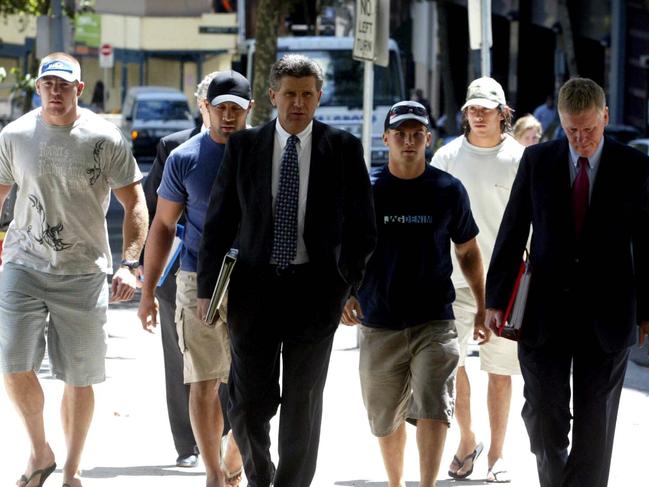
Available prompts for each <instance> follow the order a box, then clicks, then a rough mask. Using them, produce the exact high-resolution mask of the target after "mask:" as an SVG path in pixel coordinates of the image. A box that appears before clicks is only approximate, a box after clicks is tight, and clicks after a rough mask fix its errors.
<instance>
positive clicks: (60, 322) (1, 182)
mask: <svg viewBox="0 0 649 487" xmlns="http://www.w3.org/2000/svg"><path fill="white" fill-rule="evenodd" d="M83 88H84V83H83V81H81V69H80V66H79V62H78V61H77V60H76V59H74V58H73V57H72V56H69V55H68V54H65V53H53V54H50V55H48V56H46V57H45V58H44V59H43V60H42V62H41V64H40V67H39V70H38V78H37V80H36V92H37V93H38V94H39V95H40V96H41V99H42V107H41V108H37V109H35V110H33V111H31V112H29V113H27V114H25V115H23V116H22V117H20V118H19V119H18V120H16V121H14V122H12V123H11V124H9V125H7V126H6V127H5V128H4V129H3V131H2V132H1V133H0V206H2V203H3V202H4V200H5V198H6V196H7V195H8V194H9V191H10V190H11V187H12V185H13V184H16V185H17V186H18V193H17V197H16V206H15V211H14V219H13V221H12V222H11V224H10V226H9V230H8V231H7V237H6V239H5V244H4V252H3V261H4V269H3V272H2V275H1V276H0V373H2V374H3V375H4V380H5V388H6V390H7V394H8V396H9V398H10V399H11V400H12V402H13V403H14V405H15V406H16V410H17V411H18V414H19V416H20V417H21V419H22V420H23V422H24V424H25V428H26V431H27V434H28V436H29V439H30V443H31V454H30V456H29V460H28V462H27V467H26V469H25V473H24V474H23V475H22V476H21V478H20V479H19V481H18V482H17V485H19V486H20V487H34V486H37V485H43V483H44V482H45V479H46V478H47V477H48V476H49V475H51V474H52V472H53V471H54V470H55V469H56V463H55V455H54V452H53V450H52V449H51V448H50V445H49V444H48V442H47V439H46V436H45V430H44V425H43V405H44V397H43V390H42V388H41V385H40V383H39V380H38V378H37V375H36V373H37V372H38V371H39V369H40V366H41V362H42V360H43V356H44V353H45V345H46V342H47V351H48V357H49V362H50V368H51V371H52V374H53V375H54V377H56V378H57V379H60V380H62V381H63V382H64V383H65V387H64V392H63V400H62V404H61V420H62V423H63V431H64V434H65V440H66V444H67V458H66V461H65V463H64V464H63V466H62V472H63V475H62V483H63V485H64V486H68V487H80V486H81V479H80V478H79V475H78V474H79V464H80V461H81V452H82V450H83V445H84V442H85V439H86V435H87V433H88V429H89V427H90V422H91V419H92V413H93V409H94V393H93V389H92V385H93V384H96V383H99V382H102V381H103V380H104V379H105V363H104V362H105V360H104V358H105V353H106V334H105V332H104V325H105V323H106V311H107V307H108V303H109V302H117V301H126V300H129V299H131V298H132V297H133V295H134V293H135V287H136V277H135V271H136V269H137V267H138V265H139V261H138V256H139V255H140V250H141V248H142V245H143V243H144V239H145V237H146V231H147V211H146V204H145V201H144V193H143V191H142V187H141V185H140V182H139V181H140V179H142V175H141V174H140V171H139V169H138V167H137V164H136V162H135V159H134V158H133V155H132V154H131V151H130V148H129V146H128V143H127V142H126V140H125V139H124V137H123V136H122V134H121V132H120V131H119V129H118V128H117V127H116V126H115V125H113V124H111V123H109V122H107V121H105V120H103V119H102V118H100V117H99V116H97V115H96V114H94V113H93V112H91V111H90V110H86V109H82V108H79V106H78V98H79V96H80V95H81V93H82V91H83ZM111 190H112V191H113V193H114V194H115V196H116V198H117V199H118V201H119V202H120V203H121V204H122V206H123V207H124V225H123V240H124V244H123V250H122V259H123V260H122V262H121V266H120V268H119V269H118V270H117V271H116V272H115V274H114V275H113V279H112V286H111V287H112V289H111V292H110V296H109V290H108V286H107V282H106V274H107V273H112V271H113V264H112V259H111V252H110V247H109V244H108V231H107V227H106V212H107V210H108V203H109V201H110V192H111Z"/></svg>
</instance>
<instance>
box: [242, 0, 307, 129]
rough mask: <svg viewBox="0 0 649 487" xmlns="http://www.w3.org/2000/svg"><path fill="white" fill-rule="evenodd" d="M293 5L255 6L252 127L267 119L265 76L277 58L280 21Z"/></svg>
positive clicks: (268, 1) (285, 0)
mask: <svg viewBox="0 0 649 487" xmlns="http://www.w3.org/2000/svg"><path fill="white" fill-rule="evenodd" d="M295 3H297V2H296V0H261V1H260V2H259V6H258V7H257V24H256V36H255V43H256V46H255V59H254V66H255V78H254V80H253V83H252V94H253V98H254V99H255V108H254V110H253V112H252V124H253V125H260V124H262V123H264V122H267V121H268V120H270V117H271V113H272V111H273V107H272V105H271V103H270V98H269V97H268V75H269V73H270V67H271V65H272V64H273V63H274V62H275V59H276V58H277V36H278V33H279V26H280V19H281V18H282V15H283V14H284V13H285V12H286V11H287V10H288V9H289V8H290V7H291V6H293V5H294V4H295Z"/></svg>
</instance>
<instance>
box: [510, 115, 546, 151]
mask: <svg viewBox="0 0 649 487" xmlns="http://www.w3.org/2000/svg"><path fill="white" fill-rule="evenodd" d="M512 132H513V135H514V138H515V139H516V140H517V141H518V143H520V144H521V145H522V146H524V147H528V146H530V145H534V144H538V143H539V142H540V141H541V137H543V128H542V127H541V122H539V121H538V120H537V119H536V118H534V115H529V114H527V115H524V116H522V117H521V118H519V119H518V120H516V123H515V124H514V128H513V129H512Z"/></svg>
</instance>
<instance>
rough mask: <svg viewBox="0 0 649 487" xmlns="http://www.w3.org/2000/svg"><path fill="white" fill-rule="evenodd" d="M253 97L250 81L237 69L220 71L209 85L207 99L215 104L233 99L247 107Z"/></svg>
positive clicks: (242, 106) (241, 105) (232, 100)
mask: <svg viewBox="0 0 649 487" xmlns="http://www.w3.org/2000/svg"><path fill="white" fill-rule="evenodd" d="M251 98H252V93H251V90H250V83H249V82H248V80H247V79H246V78H245V77H243V76H242V75H241V74H240V73H237V72H236V71H220V72H219V73H218V74H217V75H216V76H214V78H213V79H212V81H211V82H210V86H208V87H207V101H208V102H209V103H211V104H212V105H213V106H217V105H219V104H221V103H224V102H226V101H231V102H233V103H236V104H237V105H239V106H240V107H241V108H244V109H247V108H248V106H249V105H250V99H251Z"/></svg>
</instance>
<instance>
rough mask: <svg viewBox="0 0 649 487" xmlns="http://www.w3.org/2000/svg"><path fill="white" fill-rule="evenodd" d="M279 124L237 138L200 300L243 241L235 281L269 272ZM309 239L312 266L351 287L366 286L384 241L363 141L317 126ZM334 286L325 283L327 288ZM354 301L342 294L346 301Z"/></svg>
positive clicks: (219, 195)
mask: <svg viewBox="0 0 649 487" xmlns="http://www.w3.org/2000/svg"><path fill="white" fill-rule="evenodd" d="M274 138H275V120H273V121H271V122H269V123H267V124H266V125H264V126H261V127H256V128H253V129H250V130H245V131H241V132H237V133H235V134H232V135H231V136H230V139H229V141H228V144H227V146H226V149H225V154H224V156H223V162H222V163H221V169H220V170H219V174H218V175H217V178H216V180H215V182H214V187H213V188H212V194H211V197H210V203H209V208H208V211H207V215H206V218H205V226H204V230H203V240H202V243H201V248H200V252H199V258H198V296H199V297H201V298H208V297H210V296H211V293H212V290H213V289H214V284H215V282H216V279H217V276H218V272H219V269H220V266H221V262H222V260H223V256H224V254H225V253H226V252H227V251H228V249H229V248H230V247H231V246H232V245H233V242H234V241H235V237H238V248H239V258H238V261H237V266H236V267H235V271H234V274H233V276H232V280H233V282H234V281H235V278H236V274H237V273H242V272H246V273H250V275H253V274H254V272H255V270H259V269H261V268H266V267H267V266H268V264H269V262H270V258H271V247H272V237H273V214H272V195H271V178H272V158H273V143H274ZM304 241H305V244H306V248H307V251H308V254H309V261H310V263H311V265H312V266H313V267H314V268H315V269H317V272H319V273H320V275H322V276H323V277H331V278H332V279H337V280H338V282H339V283H342V285H343V286H344V287H345V288H346V290H347V291H346V293H347V294H348V292H349V288H350V287H352V286H354V287H358V285H359V284H360V281H361V279H362V276H363V271H364V268H365V264H366V262H367V259H368V258H369V255H370V253H371V252H372V250H373V249H374V245H375V242H376V224H375V221H374V208H373V204H372V196H371V189H370V182H369V178H368V175H367V170H366V168H365V164H364V162H363V149H362V146H361V143H360V141H359V140H358V139H357V138H356V137H354V136H352V135H351V134H349V133H347V132H344V131H341V130H338V129H334V128H332V127H329V126H328V125H325V124H323V123H321V122H318V121H316V120H314V121H313V135H312V151H311V168H310V172H309V183H308V196H307V207H306V215H305V223H304ZM326 282H328V281H323V284H325V283H326ZM345 297H346V296H341V297H340V298H339V299H340V300H342V299H344V298H345Z"/></svg>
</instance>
